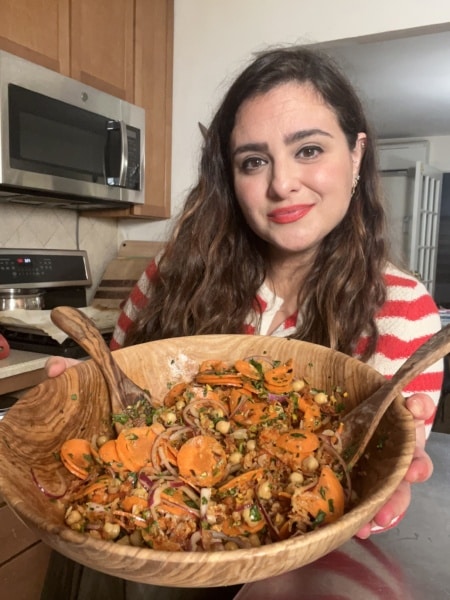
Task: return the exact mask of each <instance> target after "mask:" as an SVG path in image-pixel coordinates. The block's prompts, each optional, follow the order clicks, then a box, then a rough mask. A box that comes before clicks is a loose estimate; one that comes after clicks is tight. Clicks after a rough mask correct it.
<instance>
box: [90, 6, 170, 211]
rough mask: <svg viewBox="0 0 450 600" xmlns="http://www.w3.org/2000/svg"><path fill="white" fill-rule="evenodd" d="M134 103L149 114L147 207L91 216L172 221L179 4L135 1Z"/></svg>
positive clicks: (146, 146)
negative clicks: (176, 7)
mask: <svg viewBox="0 0 450 600" xmlns="http://www.w3.org/2000/svg"><path fill="white" fill-rule="evenodd" d="M135 7H136V21H135V23H136V25H135V84H134V89H135V92H134V103H135V104H137V105H139V106H142V107H143V108H145V203H144V204H138V205H134V206H132V207H131V208H123V209H117V210H116V209H113V210H105V211H101V212H100V211H95V212H90V215H91V216H102V217H118V218H127V217H129V218H133V219H139V218H140V219H164V218H167V217H170V178H171V158H172V77H173V13H174V10H173V0H135Z"/></svg>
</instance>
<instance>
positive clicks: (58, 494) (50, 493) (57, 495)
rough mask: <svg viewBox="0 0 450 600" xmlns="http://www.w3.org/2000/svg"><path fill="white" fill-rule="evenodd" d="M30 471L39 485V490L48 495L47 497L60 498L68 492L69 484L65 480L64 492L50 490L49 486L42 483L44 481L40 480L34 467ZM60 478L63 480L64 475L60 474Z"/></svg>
mask: <svg viewBox="0 0 450 600" xmlns="http://www.w3.org/2000/svg"><path fill="white" fill-rule="evenodd" d="M30 473H31V478H32V479H33V481H34V483H35V484H36V485H37V487H38V488H39V490H40V491H41V492H42V493H43V494H44V495H45V496H47V498H50V499H51V500H59V499H60V498H63V497H64V496H65V494H66V492H67V484H66V483H65V482H64V491H63V492H50V491H49V490H47V488H46V487H45V486H43V485H42V483H40V482H39V480H38V478H37V476H36V473H35V471H34V469H33V468H31V469H30ZM60 479H61V481H62V482H63V478H62V475H60Z"/></svg>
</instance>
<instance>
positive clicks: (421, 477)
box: [356, 394, 436, 539]
mask: <svg viewBox="0 0 450 600" xmlns="http://www.w3.org/2000/svg"><path fill="white" fill-rule="evenodd" d="M406 406H407V408H408V409H409V410H410V411H411V413H412V415H413V417H414V421H415V425H416V448H415V451H414V456H413V459H412V461H411V464H410V466H409V469H408V471H407V472H406V475H405V478H404V479H403V481H402V482H401V483H400V485H399V487H398V488H397V489H396V490H395V492H394V493H393V494H392V496H391V497H390V498H389V500H388V501H387V502H386V504H385V505H384V506H382V507H381V509H380V510H379V511H378V513H377V514H376V515H375V517H374V518H373V520H372V521H371V523H368V524H367V525H364V527H362V528H361V529H360V530H359V531H358V533H357V534H356V537H359V538H361V539H366V538H368V537H369V536H370V535H371V534H372V533H376V532H377V531H383V530H385V529H390V528H391V527H395V526H396V525H397V523H398V522H399V521H400V520H401V519H402V518H403V515H404V513H405V512H406V510H407V508H408V506H409V503H410V502H411V484H412V483H420V482H422V481H426V480H427V479H429V477H431V474H432V473H433V463H432V462H431V459H430V457H429V456H428V454H427V453H426V452H425V441H426V437H425V421H426V420H429V419H431V418H432V417H433V415H434V413H435V411H436V406H435V404H434V402H433V400H432V399H431V398H430V397H429V396H427V395H426V394H414V395H413V396H410V397H409V398H408V399H407V400H406Z"/></svg>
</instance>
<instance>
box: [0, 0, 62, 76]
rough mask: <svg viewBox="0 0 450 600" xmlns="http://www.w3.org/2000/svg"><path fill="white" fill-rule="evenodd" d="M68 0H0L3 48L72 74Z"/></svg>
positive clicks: (0, 36) (0, 27) (0, 26)
mask: <svg viewBox="0 0 450 600" xmlns="http://www.w3.org/2000/svg"><path fill="white" fill-rule="evenodd" d="M69 47H70V46H69V0H39V2H36V0H0V48H1V49H2V50H6V52H11V54H16V55H17V56H21V57H22V58H25V59H27V60H30V61H32V62H35V63H38V64H40V65H42V66H44V67H47V68H48V69H53V70H54V71H58V72H60V73H63V74H64V75H69V74H70V65H69Z"/></svg>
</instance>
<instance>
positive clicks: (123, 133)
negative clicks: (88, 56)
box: [107, 121, 128, 187]
mask: <svg viewBox="0 0 450 600" xmlns="http://www.w3.org/2000/svg"><path fill="white" fill-rule="evenodd" d="M108 130H109V131H119V133H120V144H119V148H118V153H119V164H120V167H119V176H118V177H114V176H110V175H108V176H107V182H108V184H109V185H114V186H119V187H125V184H126V182H127V172H128V135H127V125H126V123H125V121H110V122H109V123H108ZM108 152H109V153H111V152H113V148H112V147H109V148H108Z"/></svg>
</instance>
